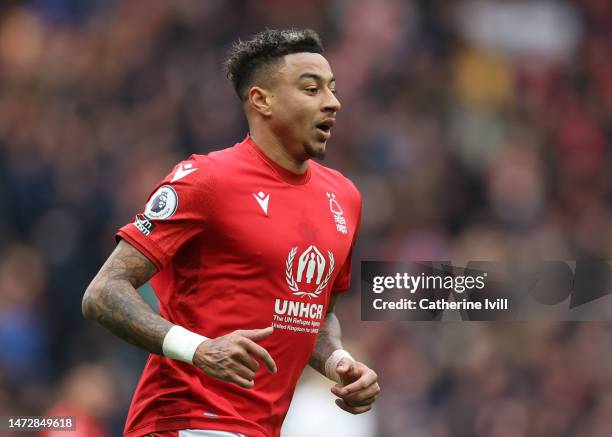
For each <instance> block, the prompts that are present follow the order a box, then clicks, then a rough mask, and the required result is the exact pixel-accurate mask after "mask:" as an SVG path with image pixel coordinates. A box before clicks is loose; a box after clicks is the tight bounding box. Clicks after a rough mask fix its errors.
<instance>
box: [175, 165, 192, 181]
mask: <svg viewBox="0 0 612 437" xmlns="http://www.w3.org/2000/svg"><path fill="white" fill-rule="evenodd" d="M191 167H193V164H181V165H179V168H177V169H176V172H175V173H174V176H172V180H171V181H170V183H174V182H176V181H178V180H180V179H183V178H184V177H185V176H187V175H190V174H191V173H193V172H194V171H197V170H198V169H197V168H191Z"/></svg>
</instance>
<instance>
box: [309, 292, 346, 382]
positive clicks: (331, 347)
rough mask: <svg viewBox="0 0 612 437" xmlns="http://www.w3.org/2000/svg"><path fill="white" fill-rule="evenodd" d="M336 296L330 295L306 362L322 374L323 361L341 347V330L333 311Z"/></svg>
mask: <svg viewBox="0 0 612 437" xmlns="http://www.w3.org/2000/svg"><path fill="white" fill-rule="evenodd" d="M336 298H337V295H333V296H332V297H331V300H330V302H329V308H328V310H327V314H326V315H325V320H323V324H322V325H321V329H320V330H319V336H318V337H317V342H316V344H315V348H314V351H313V353H312V355H311V356H310V361H309V362H308V364H310V367H312V368H313V369H315V370H316V371H317V372H319V373H321V374H322V375H325V362H326V361H327V359H328V358H329V356H330V355H331V354H332V352H333V351H335V350H336V349H342V341H341V340H340V339H341V338H342V330H341V328H340V322H339V321H338V317H336V314H335V313H334V307H335V306H336Z"/></svg>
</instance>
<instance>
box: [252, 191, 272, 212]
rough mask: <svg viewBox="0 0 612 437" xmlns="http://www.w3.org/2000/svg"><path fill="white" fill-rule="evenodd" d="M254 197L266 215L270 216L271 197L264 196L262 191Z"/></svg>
mask: <svg viewBox="0 0 612 437" xmlns="http://www.w3.org/2000/svg"><path fill="white" fill-rule="evenodd" d="M253 197H255V200H257V203H259V206H261V209H262V210H263V212H264V214H265V215H268V201H269V200H270V195H269V194H264V193H262V192H261V191H260V192H259V193H257V194H255V193H253Z"/></svg>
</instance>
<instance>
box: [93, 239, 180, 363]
mask: <svg viewBox="0 0 612 437" xmlns="http://www.w3.org/2000/svg"><path fill="white" fill-rule="evenodd" d="M156 272H157V269H156V267H155V265H154V264H153V263H152V262H151V261H150V260H149V259H148V258H147V257H145V256H144V255H143V254H141V253H140V252H139V251H138V250H136V249H135V248H134V247H133V246H131V245H130V244H129V243H127V242H125V241H124V240H121V241H120V242H119V244H118V245H117V247H116V248H115V251H114V252H113V253H112V254H111V256H110V257H109V258H108V260H106V262H105V263H104V265H103V266H102V268H101V269H100V271H99V272H98V274H97V275H96V277H95V278H94V279H93V281H92V282H91V284H90V285H89V287H88V288H87V291H86V292H85V296H84V297H83V314H84V315H85V317H86V318H88V319H93V320H96V321H97V322H98V323H100V324H101V325H102V326H104V327H106V328H107V329H109V330H110V331H111V332H112V333H113V334H115V335H116V336H117V337H120V338H122V339H123V340H125V341H127V342H129V343H131V344H133V345H135V346H138V347H141V348H143V349H146V350H148V351H149V352H153V353H156V354H161V353H162V343H163V341H164V337H165V335H166V333H167V332H168V330H169V329H170V328H171V327H172V324H171V323H170V322H168V321H167V320H165V319H163V318H162V317H160V316H159V315H157V314H156V313H155V312H154V311H153V310H152V309H151V307H150V306H149V305H147V303H146V302H145V301H144V300H143V299H142V297H141V296H140V294H138V292H137V291H136V289H137V288H138V287H140V286H141V285H143V284H144V283H146V282H147V281H148V280H149V278H151V276H153V275H154V274H155V273H156Z"/></svg>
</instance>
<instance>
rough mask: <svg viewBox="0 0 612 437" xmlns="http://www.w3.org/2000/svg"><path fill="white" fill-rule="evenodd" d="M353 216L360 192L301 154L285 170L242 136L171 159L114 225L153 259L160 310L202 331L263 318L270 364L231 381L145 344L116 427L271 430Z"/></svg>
mask: <svg viewBox="0 0 612 437" xmlns="http://www.w3.org/2000/svg"><path fill="white" fill-rule="evenodd" d="M360 215H361V195H360V193H359V191H358V190H357V189H356V188H355V186H354V185H353V184H352V183H351V182H350V181H349V180H348V179H346V178H345V177H343V176H342V175H341V174H340V173H339V172H337V171H334V170H331V169H328V168H326V167H324V166H322V165H320V164H318V163H316V162H314V161H311V162H310V163H309V166H308V170H307V171H306V172H305V173H304V174H301V175H297V174H294V173H292V172H290V171H288V170H286V169H284V168H282V167H280V166H279V165H277V164H276V163H275V162H274V161H272V160H271V159H269V158H268V157H267V156H266V155H265V154H264V153H263V152H262V151H261V150H260V149H259V148H258V147H257V146H256V145H255V143H254V142H253V140H252V139H251V138H250V137H249V136H247V138H246V139H245V140H244V141H243V142H241V143H238V144H236V145H235V146H233V147H230V148H228V149H225V150H221V151H218V152H213V153H210V154H208V155H192V156H191V157H190V158H189V159H188V160H187V161H184V162H182V163H180V164H179V165H177V166H176V167H175V168H174V170H173V171H172V173H170V174H169V175H168V176H167V177H166V178H165V179H164V180H163V181H162V182H161V183H160V184H159V185H158V186H157V187H156V189H155V190H154V192H153V194H152V195H151V196H150V198H149V201H148V203H147V205H146V207H145V210H144V212H143V213H142V214H138V215H137V216H136V218H135V220H134V222H132V223H130V224H128V225H126V226H124V227H122V228H121V229H120V230H119V231H118V234H117V235H118V237H119V238H123V239H125V240H126V241H128V242H129V243H130V244H132V245H133V246H135V247H136V248H137V249H138V250H139V251H141V252H142V253H143V254H144V255H146V256H147V257H148V258H149V259H150V260H151V261H153V262H154V263H155V265H156V266H157V268H158V269H159V273H158V274H156V275H155V276H154V277H153V278H152V280H151V285H152V287H153V289H154V290H155V292H156V294H157V297H158V298H159V304H160V312H161V315H162V317H164V318H166V319H167V320H169V321H171V322H172V323H174V324H177V325H181V326H183V327H185V328H187V329H189V330H191V331H193V332H197V333H198V334H201V335H204V336H206V337H209V338H215V337H219V336H222V335H225V334H228V333H230V332H232V331H234V330H236V329H256V328H265V327H267V326H270V325H273V326H274V328H275V329H274V332H273V334H272V335H271V336H270V337H268V338H266V339H265V340H263V341H261V342H258V343H259V344H260V345H261V346H263V347H264V348H266V349H267V350H268V352H269V353H270V355H271V356H272V358H273V359H274V360H275V362H276V364H277V367H278V372H277V373H276V374H270V373H269V372H268V370H267V369H266V368H265V366H263V365H262V366H261V367H260V369H259V370H258V372H257V374H256V376H255V387H254V388H252V389H243V388H240V387H238V386H236V385H234V384H229V383H226V382H222V381H219V380H216V379H213V378H209V377H207V376H206V375H205V374H204V373H203V372H202V371H201V370H199V369H198V368H196V367H195V366H192V365H190V364H186V363H183V362H180V361H176V360H172V359H169V358H166V357H163V356H159V355H154V354H152V355H150V357H149V360H148V362H147V364H146V366H145V369H144V372H143V374H142V377H141V379H140V382H139V384H138V387H137V389H136V392H135V394H134V398H133V400H132V405H131V407H130V411H129V414H128V419H127V423H126V427H125V435H126V436H129V437H141V436H143V435H145V434H148V433H151V432H156V431H167V430H177V429H210V430H219V431H231V432H236V433H242V434H246V435H247V436H249V437H270V436H279V435H280V429H281V425H282V422H283V419H284V418H285V415H286V413H287V410H288V408H289V403H290V402H291V398H292V396H293V392H294V389H295V386H296V384H297V380H298V378H299V377H300V374H301V373H302V370H303V369H304V367H305V366H306V364H307V363H308V360H309V359H310V356H311V354H312V351H313V348H314V345H315V341H316V339H317V334H318V331H319V328H320V327H321V324H322V323H323V320H324V317H325V314H326V312H327V306H328V303H329V300H330V295H331V294H332V293H337V292H341V291H344V290H346V289H347V288H348V287H349V277H350V271H351V252H352V248H353V244H354V242H355V238H356V235H357V231H358V229H359V223H360ZM331 401H332V400H331V399H330V402H331Z"/></svg>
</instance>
